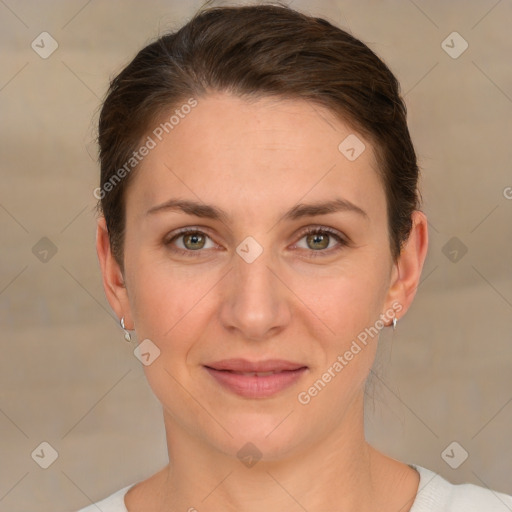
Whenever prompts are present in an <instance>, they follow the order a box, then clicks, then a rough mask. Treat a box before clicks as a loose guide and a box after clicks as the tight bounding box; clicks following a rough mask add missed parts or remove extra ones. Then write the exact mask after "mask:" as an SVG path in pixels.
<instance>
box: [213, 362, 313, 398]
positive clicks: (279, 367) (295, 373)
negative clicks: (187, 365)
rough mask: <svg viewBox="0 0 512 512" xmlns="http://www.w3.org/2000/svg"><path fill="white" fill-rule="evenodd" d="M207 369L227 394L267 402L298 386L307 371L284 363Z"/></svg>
mask: <svg viewBox="0 0 512 512" xmlns="http://www.w3.org/2000/svg"><path fill="white" fill-rule="evenodd" d="M204 368H205V369H206V370H207V371H208V373H209V374H210V375H211V376H212V377H213V378H214V380H215V381H216V383H217V384H219V385H220V386H221V387H222V388H224V389H225V390H228V391H230V392H232V393H234V394H236V395H238V396H242V397H245V398H267V397H270V396H273V395H276V394H277V393H279V392H281V391H283V390H284V389H286V388H288V387H290V386H291V385H292V384H294V383H296V382H297V380H299V379H300V378H301V377H302V376H303V375H304V373H306V372H307V370H308V367H307V366H305V365H303V364H298V363H294V362H291V361H284V360H277V359H273V360H270V359H269V360H266V361H260V362H251V361H247V360H245V359H229V360H223V361H218V362H215V363H211V364H208V365H205V366H204Z"/></svg>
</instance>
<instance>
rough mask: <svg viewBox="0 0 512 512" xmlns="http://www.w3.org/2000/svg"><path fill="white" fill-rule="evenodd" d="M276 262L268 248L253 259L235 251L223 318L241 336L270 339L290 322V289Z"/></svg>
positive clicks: (225, 288) (225, 289)
mask: <svg viewBox="0 0 512 512" xmlns="http://www.w3.org/2000/svg"><path fill="white" fill-rule="evenodd" d="M273 263H274V264H273ZM275 263H276V262H275V261H272V258H271V253H270V251H268V250H264V251H263V253H262V254H260V256H258V258H256V260H254V261H252V262H251V263H248V262H247V261H245V260H244V259H243V258H242V257H240V256H239V255H238V254H235V256H234V261H233V268H232V270H231V272H229V273H228V275H227V276H226V279H225V280H223V287H222V292H221V294H222V299H221V300H222V303H221V307H220V321H221V322H222V324H223V326H224V328H225V329H227V330H229V331H232V332H236V334H237V335H238V336H239V337H240V338H242V339H246V340H251V341H258V340H259V341H262V340H267V339H269V338H270V337H272V336H275V335H276V334H278V333H279V332H281V331H282V330H283V329H285V328H286V326H287V325H288V323H289V322H290V318H291V312H290V302H289V301H290V295H291V292H290V290H289V289H288V288H287V287H286V286H285V284H283V279H282V277H281V276H280V275H279V269H278V268H277V267H278V265H276V264H275Z"/></svg>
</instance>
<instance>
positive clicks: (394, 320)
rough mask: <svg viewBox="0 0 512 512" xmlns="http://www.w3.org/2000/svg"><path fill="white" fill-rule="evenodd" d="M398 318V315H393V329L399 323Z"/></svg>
mask: <svg viewBox="0 0 512 512" xmlns="http://www.w3.org/2000/svg"><path fill="white" fill-rule="evenodd" d="M397 321H398V320H397V318H396V316H394V317H393V331H394V330H395V329H396V323H397Z"/></svg>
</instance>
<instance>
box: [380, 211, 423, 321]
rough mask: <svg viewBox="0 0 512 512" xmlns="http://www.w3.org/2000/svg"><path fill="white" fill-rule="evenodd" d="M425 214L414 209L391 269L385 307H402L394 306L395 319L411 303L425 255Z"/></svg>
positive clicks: (398, 317)
mask: <svg viewBox="0 0 512 512" xmlns="http://www.w3.org/2000/svg"><path fill="white" fill-rule="evenodd" d="M427 226H428V225H427V217H426V215H425V214H424V213H423V212H421V211H419V210H415V211H414V212H413V214H412V229H411V233H410V235H409V238H408V240H407V241H406V243H405V244H404V246H403V247H402V251H401V252H400V256H399V258H398V261H397V263H396V264H395V265H394V267H393V270H392V277H391V284H390V288H389V290H388V295H387V297H386V307H387V308H391V307H392V305H393V304H395V303H398V304H400V305H401V306H402V309H398V307H396V308H394V309H395V311H396V312H397V314H396V317H397V320H399V319H400V318H402V317H403V316H404V315H405V313H406V312H407V310H408V309H409V306H410V305H411V303H412V301H413V299H414V296H415V295H416V290H417V289H418V284H419V281H420V277H421V271H422V270H423V263H424V262H425V258H426V256H427V248H428V228H427Z"/></svg>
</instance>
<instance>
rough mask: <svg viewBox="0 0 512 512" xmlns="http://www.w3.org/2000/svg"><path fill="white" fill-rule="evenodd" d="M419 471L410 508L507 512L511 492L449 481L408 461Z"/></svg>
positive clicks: (436, 511)
mask: <svg viewBox="0 0 512 512" xmlns="http://www.w3.org/2000/svg"><path fill="white" fill-rule="evenodd" d="M410 466H411V467H413V468H414V469H416V470H417V471H418V473H419V474H420V484H419V487H418V493H417V495H416V500H415V501H414V503H413V506H412V508H411V510H410V512H427V511H428V512H510V511H512V496H509V495H507V494H503V493H500V492H497V491H493V490H491V489H487V488H485V487H480V486H478V485H473V484H458V485H455V484H452V483H450V482H448V481H447V480H446V479H444V478H443V477H442V476H441V475H439V474H437V473H434V472H433V471H430V470H429V469H426V468H423V467H421V466H417V465H414V464H410Z"/></svg>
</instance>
